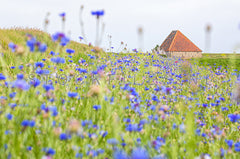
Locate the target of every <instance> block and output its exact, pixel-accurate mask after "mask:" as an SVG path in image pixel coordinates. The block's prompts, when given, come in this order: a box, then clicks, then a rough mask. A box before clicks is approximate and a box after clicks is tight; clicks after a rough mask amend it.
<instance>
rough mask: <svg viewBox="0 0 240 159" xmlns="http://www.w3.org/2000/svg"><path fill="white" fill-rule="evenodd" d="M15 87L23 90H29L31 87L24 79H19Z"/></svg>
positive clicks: (14, 83) (15, 82)
mask: <svg viewBox="0 0 240 159" xmlns="http://www.w3.org/2000/svg"><path fill="white" fill-rule="evenodd" d="M13 87H14V88H18V89H21V90H28V89H29V88H30V85H29V84H28V83H27V82H26V81H25V80H23V79H17V80H16V81H14V82H13Z"/></svg>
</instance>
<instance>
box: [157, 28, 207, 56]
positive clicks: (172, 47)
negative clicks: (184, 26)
mask: <svg viewBox="0 0 240 159" xmlns="http://www.w3.org/2000/svg"><path fill="white" fill-rule="evenodd" d="M160 52H161V53H162V54H165V55H167V57H181V58H197V57H202V50H201V49H199V48H198V47H197V46H196V45H195V44H194V43H193V42H192V41H191V40H189V39H188V38H187V37H186V36H185V35H183V34H182V33H181V32H180V31H179V30H174V31H172V32H171V33H170V34H169V35H168V37H167V38H166V39H165V40H164V42H163V43H162V45H161V46H160Z"/></svg>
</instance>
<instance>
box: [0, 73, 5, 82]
mask: <svg viewBox="0 0 240 159" xmlns="http://www.w3.org/2000/svg"><path fill="white" fill-rule="evenodd" d="M5 79H6V77H5V76H3V74H1V73H0V81H1V80H5Z"/></svg>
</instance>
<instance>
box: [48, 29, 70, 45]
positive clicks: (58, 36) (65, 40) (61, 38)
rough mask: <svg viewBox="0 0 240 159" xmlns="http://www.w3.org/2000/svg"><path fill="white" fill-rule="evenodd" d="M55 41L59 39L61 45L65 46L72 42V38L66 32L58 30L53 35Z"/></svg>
mask: <svg viewBox="0 0 240 159" xmlns="http://www.w3.org/2000/svg"><path fill="white" fill-rule="evenodd" d="M52 40H53V41H59V42H60V45H61V46H65V45H67V44H68V43H69V42H70V39H69V38H68V37H66V36H65V34H64V33H60V32H57V33H55V34H53V35H52Z"/></svg>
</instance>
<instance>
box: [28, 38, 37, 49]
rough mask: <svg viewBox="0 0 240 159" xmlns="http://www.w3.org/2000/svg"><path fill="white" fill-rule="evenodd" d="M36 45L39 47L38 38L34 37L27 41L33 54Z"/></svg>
mask: <svg viewBox="0 0 240 159" xmlns="http://www.w3.org/2000/svg"><path fill="white" fill-rule="evenodd" d="M35 45H37V39H36V38H34V37H32V38H31V39H29V40H28V41H27V46H28V47H29V50H30V51H31V52H34V50H35Z"/></svg>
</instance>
